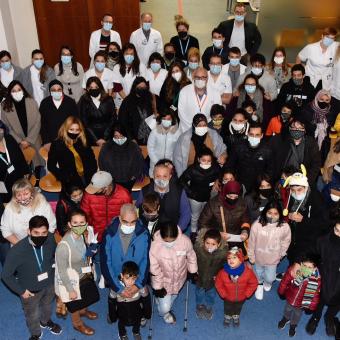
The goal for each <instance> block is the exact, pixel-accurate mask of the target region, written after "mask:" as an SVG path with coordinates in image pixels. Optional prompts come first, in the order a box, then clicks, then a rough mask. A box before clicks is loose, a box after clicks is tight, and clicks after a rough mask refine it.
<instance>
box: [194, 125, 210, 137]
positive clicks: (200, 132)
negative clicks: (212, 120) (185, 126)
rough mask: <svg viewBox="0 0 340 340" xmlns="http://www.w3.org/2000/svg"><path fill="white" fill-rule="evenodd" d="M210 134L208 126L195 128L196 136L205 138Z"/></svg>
mask: <svg viewBox="0 0 340 340" xmlns="http://www.w3.org/2000/svg"><path fill="white" fill-rule="evenodd" d="M207 132H208V127H207V126H196V127H195V134H196V135H197V136H200V137H202V136H204V135H205V134H206V133H207Z"/></svg>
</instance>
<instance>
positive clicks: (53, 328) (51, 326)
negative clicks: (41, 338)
mask: <svg viewBox="0 0 340 340" xmlns="http://www.w3.org/2000/svg"><path fill="white" fill-rule="evenodd" d="M40 327H41V328H47V329H48V330H49V331H50V332H51V333H52V334H54V335H59V334H61V332H62V331H63V330H62V329H61V327H60V326H59V325H58V324H56V323H54V322H53V321H52V320H48V321H47V323H46V324H43V323H42V322H40Z"/></svg>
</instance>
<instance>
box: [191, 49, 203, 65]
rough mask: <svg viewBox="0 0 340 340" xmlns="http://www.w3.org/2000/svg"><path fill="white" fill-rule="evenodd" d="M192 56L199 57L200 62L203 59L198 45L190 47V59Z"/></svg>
mask: <svg viewBox="0 0 340 340" xmlns="http://www.w3.org/2000/svg"><path fill="white" fill-rule="evenodd" d="M192 57H196V58H197V59H198V62H200V61H201V56H200V51H199V49H198V48H196V47H191V48H189V51H188V60H189V59H190V58H192Z"/></svg>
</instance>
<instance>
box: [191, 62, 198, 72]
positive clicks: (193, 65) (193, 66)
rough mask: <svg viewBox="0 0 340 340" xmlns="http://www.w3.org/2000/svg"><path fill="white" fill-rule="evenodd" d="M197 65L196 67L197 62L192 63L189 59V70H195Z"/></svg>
mask: <svg viewBox="0 0 340 340" xmlns="http://www.w3.org/2000/svg"><path fill="white" fill-rule="evenodd" d="M197 67H198V63H193V62H191V61H189V68H190V70H196V69H197Z"/></svg>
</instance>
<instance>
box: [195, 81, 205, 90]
mask: <svg viewBox="0 0 340 340" xmlns="http://www.w3.org/2000/svg"><path fill="white" fill-rule="evenodd" d="M194 83H195V86H196V87H197V88H198V89H204V88H205V87H206V85H207V81H206V80H203V79H195V80H194Z"/></svg>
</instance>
